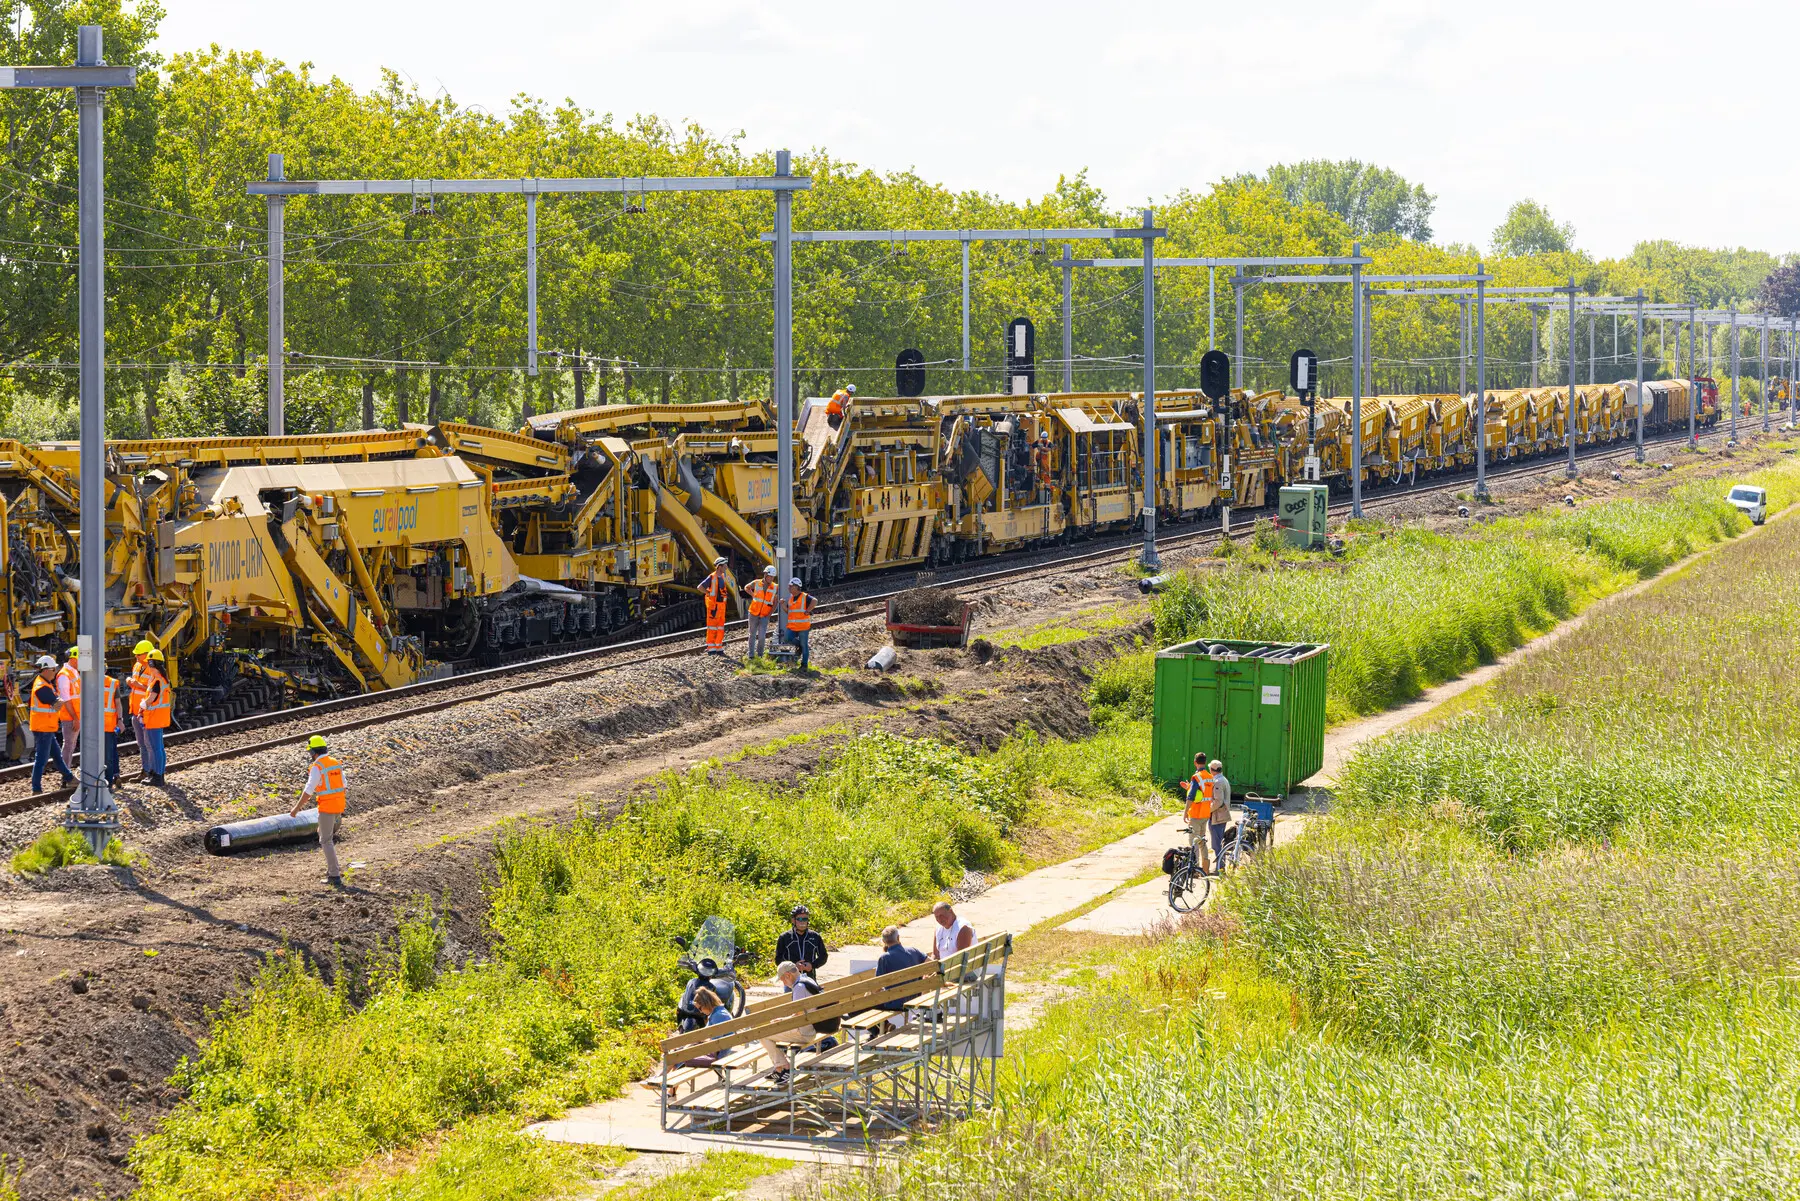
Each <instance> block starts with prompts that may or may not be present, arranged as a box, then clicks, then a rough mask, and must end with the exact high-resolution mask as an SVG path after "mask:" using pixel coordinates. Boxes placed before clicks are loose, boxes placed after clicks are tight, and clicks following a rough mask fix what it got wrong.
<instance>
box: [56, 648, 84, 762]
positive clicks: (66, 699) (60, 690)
mask: <svg viewBox="0 0 1800 1201" xmlns="http://www.w3.org/2000/svg"><path fill="white" fill-rule="evenodd" d="M80 653H81V648H80V647H78V646H72V647H70V648H69V661H68V662H67V663H64V664H63V665H62V668H61V670H59V671H58V672H57V673H56V700H57V711H56V716H57V720H58V721H59V722H61V724H62V754H63V762H64V763H66V764H68V765H69V766H71V767H73V766H74V765H75V752H76V750H77V749H78V748H79V747H80V746H81V663H80V660H79V655H80Z"/></svg>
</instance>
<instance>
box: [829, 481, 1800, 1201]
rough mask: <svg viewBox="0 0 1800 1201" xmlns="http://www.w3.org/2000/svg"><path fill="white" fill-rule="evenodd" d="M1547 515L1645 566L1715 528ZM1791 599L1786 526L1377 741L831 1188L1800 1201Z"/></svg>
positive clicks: (1797, 535) (1617, 608)
mask: <svg viewBox="0 0 1800 1201" xmlns="http://www.w3.org/2000/svg"><path fill="white" fill-rule="evenodd" d="M1792 474H1793V472H1792V469H1791V468H1790V469H1784V470H1783V471H1782V472H1781V473H1778V478H1781V479H1782V480H1783V485H1784V487H1786V486H1788V485H1787V481H1788V480H1790V479H1791V477H1792ZM1789 494H1790V495H1791V492H1790V493H1789ZM1664 503H1666V504H1673V505H1678V506H1679V505H1688V504H1692V503H1698V504H1700V505H1702V506H1704V505H1705V504H1706V503H1707V502H1706V501H1705V499H1704V498H1698V500H1696V498H1694V497H1691V496H1687V497H1684V496H1681V495H1676V496H1675V497H1673V498H1672V499H1671V500H1670V501H1668V502H1664ZM1564 520H1565V521H1567V520H1568V519H1564ZM1555 524H1556V523H1555V521H1551V522H1547V523H1546V524H1545V525H1542V526H1534V527H1532V528H1533V529H1534V530H1535V531H1536V532H1535V533H1534V534H1533V535H1532V537H1534V538H1538V539H1540V540H1542V541H1545V542H1551V541H1556V542H1561V543H1563V544H1564V545H1570V546H1572V545H1573V543H1572V542H1569V541H1568V539H1569V537H1570V534H1571V529H1572V528H1575V529H1584V530H1585V531H1586V534H1585V535H1584V536H1585V537H1587V538H1588V539H1589V544H1588V545H1587V546H1585V547H1582V548H1580V549H1579V550H1578V551H1577V553H1578V554H1580V555H1584V556H1590V557H1593V558H1594V559H1595V560H1596V561H1599V562H1602V563H1603V564H1608V565H1614V566H1615V568H1616V569H1617V570H1623V571H1627V572H1628V573H1632V574H1635V573H1638V572H1643V571H1649V570H1653V569H1654V567H1655V566H1656V564H1657V562H1658V561H1659V559H1660V560H1661V561H1664V562H1666V561H1668V560H1667V559H1666V558H1665V557H1664V556H1663V552H1656V553H1654V554H1651V555H1650V556H1649V557H1645V554H1644V552H1645V549H1646V548H1651V549H1652V550H1653V549H1654V547H1655V546H1656V544H1657V543H1658V542H1659V541H1661V542H1663V543H1665V544H1666V543H1667V542H1668V540H1669V539H1668V534H1669V531H1670V530H1671V529H1676V530H1681V529H1686V530H1688V531H1689V532H1690V533H1693V532H1694V531H1698V536H1697V538H1696V543H1695V544H1704V543H1705V542H1706V541H1710V540H1711V535H1709V534H1707V533H1706V531H1707V529H1708V527H1707V526H1706V525H1705V524H1703V523H1700V524H1690V523H1688V522H1686V521H1685V519H1684V520H1682V521H1677V522H1673V523H1671V522H1668V521H1665V520H1663V519H1662V518H1660V517H1658V516H1657V515H1656V514H1655V513H1654V512H1649V513H1646V512H1644V511H1642V510H1638V511H1634V512H1632V513H1630V514H1629V515H1628V518H1627V519H1626V520H1624V521H1622V522H1618V523H1615V522H1614V521H1613V519H1612V518H1609V517H1607V516H1606V515H1605V514H1604V512H1603V511H1602V509H1601V507H1600V506H1596V507H1595V511H1594V512H1593V513H1592V514H1589V515H1585V516H1584V518H1583V521H1582V522H1581V523H1580V524H1579V525H1576V526H1571V525H1569V524H1563V525H1561V526H1560V528H1556V529H1548V527H1549V526H1551V525H1555ZM1621 528H1625V529H1628V530H1635V532H1633V533H1631V534H1630V537H1629V538H1628V539H1626V538H1624V537H1623V535H1621V534H1620V530H1621ZM1714 528H1716V529H1720V531H1721V532H1723V531H1724V530H1729V529H1730V528H1732V525H1731V523H1730V522H1729V521H1728V520H1722V521H1720V522H1719V523H1718V525H1717V526H1715V527H1714ZM1682 536H1684V537H1685V536H1686V535H1682ZM1627 542H1629V543H1630V545H1631V546H1634V547H1636V549H1635V550H1633V549H1628V548H1626V543H1627ZM1602 544H1605V545H1607V546H1609V547H1610V549H1604V550H1601V551H1596V550H1595V549H1594V548H1595V547H1596V546H1601V545H1602ZM1371 553H1375V552H1371ZM1400 553H1402V554H1404V553H1405V552H1404V551H1403V552H1400ZM1545 553H1546V556H1547V557H1548V558H1551V559H1554V558H1555V557H1556V556H1561V555H1563V554H1565V553H1567V552H1565V551H1564V550H1562V549H1559V548H1555V547H1552V548H1550V549H1549V550H1547V551H1546V552H1545ZM1601 556H1604V558H1602V557H1601ZM1467 562H1469V563H1471V564H1474V565H1475V566H1477V567H1479V568H1480V571H1478V572H1477V573H1476V574H1474V575H1472V576H1470V577H1468V579H1469V580H1470V581H1478V580H1479V579H1480V578H1482V576H1481V574H1480V573H1481V572H1485V571H1489V570H1490V569H1491V568H1490V566H1483V559H1482V557H1481V556H1480V555H1476V556H1474V557H1472V558H1471V559H1469V560H1468V561H1467ZM1492 570H1500V569H1498V568H1492ZM1516 570H1517V568H1516V567H1510V566H1509V567H1506V568H1504V571H1506V572H1513V571H1516ZM1355 571H1356V568H1355V567H1353V568H1352V571H1351V573H1348V575H1349V577H1350V578H1351V579H1354V575H1355ZM1374 574H1375V573H1372V577H1373V576H1374ZM1380 578H1383V579H1385V580H1387V581H1389V582H1394V581H1395V580H1396V579H1397V577H1395V576H1393V575H1391V574H1388V573H1386V572H1385V571H1384V572H1383V573H1381V574H1380ZM1490 578H1494V577H1490ZM1255 586H1261V585H1255ZM1283 586H1284V585H1281V584H1279V583H1272V584H1269V585H1267V587H1270V588H1280V587H1283ZM1353 586H1354V585H1353ZM1531 594H1532V591H1531V589H1530V588H1525V589H1523V590H1522V591H1521V592H1518V593H1515V594H1514V595H1521V596H1525V597H1529V596H1530V595H1531ZM1301 595H1302V596H1303V595H1304V594H1301ZM1796 596H1800V520H1795V521H1785V522H1778V523H1776V524H1775V525H1774V526H1772V527H1771V528H1770V529H1768V530H1767V531H1765V532H1764V533H1762V534H1759V535H1758V536H1757V537H1755V538H1751V539H1745V540H1742V541H1740V542H1737V543H1734V544H1732V545H1728V546H1725V547H1722V548H1720V549H1719V550H1717V551H1716V552H1715V553H1714V554H1713V555H1711V556H1709V557H1708V558H1706V559H1704V560H1702V561H1700V562H1698V563H1696V564H1694V565H1692V566H1691V567H1690V568H1688V569H1687V570H1685V571H1683V572H1681V573H1679V574H1677V575H1675V576H1673V577H1671V578H1670V579H1667V580H1664V581H1659V582H1658V583H1657V584H1656V585H1653V586H1652V587H1651V589H1649V590H1648V591H1647V592H1645V593H1643V594H1641V595H1638V596H1635V597H1631V598H1628V599H1626V600H1622V601H1620V602H1619V603H1617V604H1616V605H1614V606H1611V607H1609V610H1608V611H1607V612H1606V613H1604V614H1598V615H1594V616H1593V618H1592V619H1591V620H1590V621H1589V622H1588V623H1587V624H1586V625H1585V627H1584V628H1583V629H1582V630H1581V631H1578V632H1577V633H1576V634H1573V635H1571V636H1569V637H1567V638H1565V639H1563V640H1560V641H1559V642H1558V643H1557V644H1555V645H1554V646H1552V647H1550V648H1547V649H1546V650H1544V651H1542V652H1540V653H1539V654H1538V655H1536V656H1533V657H1532V659H1531V660H1530V662H1529V663H1528V664H1527V665H1526V666H1525V667H1523V668H1521V669H1519V670H1516V671H1515V672H1512V673H1509V674H1508V675H1507V676H1506V677H1504V678H1503V679H1502V680H1501V681H1499V682H1498V683H1497V684H1496V686H1495V687H1494V688H1492V689H1491V690H1489V692H1488V693H1487V694H1486V695H1485V696H1484V697H1483V698H1482V699H1481V701H1480V702H1478V703H1476V704H1473V705H1471V706H1469V707H1467V708H1466V709H1465V711H1464V712H1463V713H1461V715H1459V716H1457V717H1454V718H1453V719H1451V720H1449V721H1448V722H1446V723H1445V724H1444V725H1443V726H1442V727H1441V728H1437V729H1429V730H1425V731H1421V732H1416V733H1410V734H1404V735H1401V736H1399V737H1397V738H1395V739H1392V740H1390V741H1389V742H1386V743H1382V744H1377V745H1376V746H1374V747H1371V748H1369V749H1367V750H1365V751H1364V752H1363V754H1362V755H1361V756H1360V757H1359V758H1358V759H1357V760H1356V761H1355V763H1354V764H1353V766H1352V769H1351V770H1350V772H1349V773H1347V777H1346V786H1345V793H1344V797H1343V804H1342V805H1341V807H1340V808H1339V810H1338V811H1337V812H1336V813H1334V814H1332V815H1329V816H1324V817H1315V818H1314V819H1313V821H1312V823H1311V824H1310V825H1309V827H1308V829H1307V832H1306V835H1305V836H1304V837H1303V838H1302V839H1301V840H1300V841H1298V842H1296V843H1293V844H1290V845H1288V846H1285V847H1283V848H1281V849H1279V850H1277V851H1275V852H1272V853H1268V854H1265V855H1263V856H1261V857H1260V858H1259V859H1258V860H1257V861H1256V862H1254V863H1252V864H1251V865H1250V866H1248V867H1247V868H1245V869H1244V870H1243V871H1242V872H1240V873H1239V874H1238V875H1237V876H1235V877H1234V878H1233V879H1232V880H1230V881H1229V882H1228V883H1227V885H1226V887H1225V888H1224V889H1223V890H1222V895H1221V898H1220V902H1219V904H1218V905H1217V907H1216V909H1215V910H1214V911H1213V912H1211V913H1209V914H1207V915H1205V916H1204V917H1202V918H1200V919H1197V920H1190V923H1189V928H1188V929H1187V930H1185V931H1184V932H1182V933H1179V934H1176V935H1173V936H1170V937H1167V938H1165V939H1163V940H1161V941H1159V942H1157V943H1155V944H1154V945H1152V946H1149V947H1147V948H1142V949H1125V950H1103V951H1097V952H1094V951H1090V952H1089V953H1088V959H1089V967H1090V968H1091V969H1092V970H1091V971H1088V972H1084V973H1082V974H1081V976H1080V977H1079V978H1080V979H1082V980H1083V981H1084V982H1085V983H1084V986H1083V987H1082V990H1081V993H1080V995H1079V996H1078V997H1076V998H1074V999H1072V1000H1069V1001H1066V1002H1064V1003H1062V1004H1060V1005H1058V1006H1055V1007H1053V1008H1052V1009H1051V1010H1050V1012H1049V1013H1048V1015H1047V1016H1046V1017H1045V1019H1044V1020H1043V1021H1042V1023H1041V1024H1040V1025H1039V1026H1038V1027H1036V1028H1035V1029H1033V1030H1032V1031H1030V1032H1029V1033H1027V1034H1024V1035H1023V1036H1020V1037H1018V1038H1017V1039H1015V1040H1013V1046H1012V1049H1011V1054H1010V1057H1009V1059H1008V1061H1007V1063H1006V1065H1005V1068H1004V1069H1003V1070H1004V1073H1005V1075H1004V1083H1003V1088H1002V1097H1001V1100H1000V1104H999V1105H998V1106H997V1107H996V1109H995V1110H994V1111H993V1112H991V1113H990V1114H987V1115H984V1116H982V1117H980V1118H977V1119H976V1120H973V1121H970V1122H966V1123H963V1124H961V1125H959V1126H957V1127H955V1128H954V1129H953V1130H951V1131H949V1132H948V1133H946V1134H945V1135H944V1136H943V1137H941V1138H936V1139H932V1140H929V1141H928V1142H927V1144H926V1145H925V1146H924V1147H923V1148H922V1149H921V1150H920V1151H919V1152H918V1153H916V1154H914V1155H913V1156H912V1157H910V1158H909V1159H907V1160H905V1161H903V1162H902V1163H900V1164H898V1165H896V1166H893V1167H891V1168H887V1169H883V1170H880V1171H876V1172H872V1173H866V1174H863V1175H861V1176H858V1177H856V1178H854V1179H849V1180H845V1181H842V1182H840V1184H839V1186H838V1187H837V1190H836V1192H835V1194H834V1195H836V1196H839V1197H843V1198H876V1197H881V1198H890V1197H891V1198H920V1199H923V1198H935V1197H941V1196H949V1195H959V1196H993V1197H999V1196H1031V1197H1034V1198H1059V1199H1060V1198H1068V1199H1070V1201H1073V1199H1075V1198H1107V1199H1110V1198H1118V1199H1120V1201H1123V1199H1125V1198H1141V1197H1177V1196H1188V1195H1192V1194H1194V1193H1196V1192H1198V1193H1202V1194H1204V1195H1206V1196H1208V1197H1212V1198H1244V1199H1246V1201H1248V1199H1252V1198H1254V1199H1256V1201H1263V1199H1267V1198H1282V1199H1286V1198H1293V1199H1296V1201H1298V1199H1300V1198H1306V1199H1308V1201H1314V1199H1326V1201H1339V1199H1342V1201H1351V1199H1364V1198H1408V1199H1413V1198H1468V1199H1470V1201H1474V1199H1477V1198H1493V1197H1508V1198H1530V1199H1538V1198H1541V1199H1544V1201H1552V1199H1561V1198H1619V1199H1621V1201H1623V1199H1625V1198H1632V1199H1637V1198H1650V1199H1654V1201H1664V1199H1666V1201H1676V1199H1679V1198H1694V1197H1732V1198H1768V1199H1771V1201H1773V1199H1775V1198H1783V1197H1792V1196H1795V1195H1800V1108H1797V1107H1796V1103H1795V1098H1796V1096H1800V973H1797V970H1796V969H1797V967H1800V933H1796V931H1800V852H1797V851H1796V849H1795V837H1794V835H1795V832H1796V816H1795V814H1796V810H1797V809H1800V804H1797V802H1796V795H1797V793H1796V790H1795V788H1794V787H1793V784H1794V783H1795V782H1796V781H1795V780H1794V777H1793V770H1794V769H1793V767H1792V764H1793V763H1794V762H1795V759H1796V755H1795V751H1796V750H1800V747H1797V746H1796V745H1795V744H1796V740H1797V736H1800V721H1797V720H1796V718H1795V716H1794V712H1795V709H1794V703H1793V700H1792V691H1793V683H1794V681H1795V680H1796V679H1800V671H1797V670H1796V668H1797V667H1800V604H1797V603H1796V600H1795V598H1796ZM1362 603H1363V602H1362V601H1361V600H1360V599H1359V598H1356V597H1352V598H1349V600H1348V601H1347V602H1346V607H1347V608H1349V609H1350V610H1351V611H1352V612H1355V611H1359V609H1358V607H1359V606H1360V605H1361V604H1362ZM1361 611H1365V612H1366V611H1367V610H1361ZM1338 628H1349V627H1338ZM1352 635H1353V636H1354V630H1352ZM1117 671H1118V673H1119V674H1121V675H1129V672H1128V671H1127V669H1117ZM1389 678H1396V677H1392V676H1390V677H1389ZM1102 683H1103V682H1102V681H1097V682H1096V690H1097V691H1105V692H1107V695H1106V696H1104V697H1100V698H1098V699H1101V700H1103V701H1108V702H1110V703H1114V704H1118V703H1120V702H1119V699H1118V695H1117V694H1119V693H1120V692H1121V691H1122V692H1123V693H1124V694H1125V695H1126V696H1127V697H1129V694H1130V689H1129V687H1124V688H1122V689H1121V687H1119V686H1118V683H1119V682H1118V681H1117V680H1113V681H1111V683H1110V684H1109V685H1108V688H1107V689H1103V688H1102V687H1101V685H1102ZM1108 689H1110V690H1108Z"/></svg>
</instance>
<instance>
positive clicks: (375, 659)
mask: <svg viewBox="0 0 1800 1201" xmlns="http://www.w3.org/2000/svg"><path fill="white" fill-rule="evenodd" d="M303 520H304V519H303V518H302V517H301V516H300V515H299V514H298V513H296V514H295V515H294V516H293V517H291V518H289V519H288V520H287V521H284V522H282V523H281V557H282V560H283V561H284V562H285V563H287V565H288V570H290V571H292V572H293V573H294V581H295V583H296V584H298V585H299V587H300V588H301V589H302V590H303V592H304V593H305V594H306V596H307V597H308V599H309V600H310V601H311V602H312V603H311V604H310V605H309V606H308V611H309V613H310V615H311V616H312V617H313V619H314V620H315V621H317V620H318V617H319V613H320V611H321V610H322V611H323V612H324V613H326V614H328V615H329V616H330V618H331V622H330V624H326V623H323V622H320V623H319V626H320V632H321V633H322V634H324V635H325V640H326V644H327V645H328V646H330V647H331V649H332V651H333V653H334V654H336V655H337V657H338V659H339V660H340V661H342V662H343V664H344V666H345V667H347V668H349V669H350V670H351V671H352V673H354V674H355V675H356V676H358V677H359V678H361V679H363V680H364V683H365V686H366V685H367V684H368V683H369V682H371V681H370V677H373V679H374V680H378V681H379V684H378V686H379V687H382V688H398V687H399V686H400V685H402V684H410V683H411V682H412V681H413V680H415V679H417V678H418V677H419V674H420V673H421V672H422V671H423V670H424V667H425V660H424V656H422V655H420V654H419V653H418V652H417V651H416V650H415V649H414V648H413V647H412V645H411V644H409V643H404V642H395V643H393V644H392V645H391V646H390V643H389V641H388V637H387V635H386V634H384V633H383V632H382V630H381V629H380V628H379V627H377V626H376V624H375V622H374V621H373V620H372V619H371V617H370V615H371V614H379V613H381V612H382V609H381V602H380V600H379V599H378V598H376V597H373V596H370V595H368V594H367V593H364V592H363V591H362V587H361V586H358V587H352V586H351V585H350V584H348V583H346V582H345V581H344V580H341V579H339V578H338V576H337V573H335V572H334V571H332V570H331V568H330V567H329V566H328V565H327V564H326V562H325V559H324V557H323V556H321V555H320V554H319V548H318V547H317V546H315V545H313V540H312V538H311V537H310V536H309V535H308V531H307V530H306V529H305V528H304V525H303ZM349 552H350V555H351V557H352V562H356V560H357V556H358V552H357V550H356V549H355V548H354V547H350V548H349ZM359 566H360V564H359ZM355 574H356V575H357V576H358V583H359V585H360V584H361V582H362V581H366V580H367V579H368V575H367V573H366V572H363V571H358V572H356V573H355ZM359 599H360V601H361V609H362V612H360V613H359V612H358V611H357V610H358V601H359ZM334 626H335V629H334V628H333V627H334ZM339 639H343V640H345V641H347V642H348V644H349V645H348V647H346V646H344V645H342V644H340V643H339V641H338V640H339ZM351 649H353V650H354V656H352V655H350V654H347V653H346V651H347V650H351ZM352 657H354V659H355V660H356V661H357V662H356V663H353V662H352ZM358 663H360V664H361V666H362V670H358Z"/></svg>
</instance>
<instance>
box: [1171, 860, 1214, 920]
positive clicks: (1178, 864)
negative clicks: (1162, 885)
mask: <svg viewBox="0 0 1800 1201" xmlns="http://www.w3.org/2000/svg"><path fill="white" fill-rule="evenodd" d="M1211 895H1212V877H1211V876H1209V875H1207V874H1206V873H1205V872H1203V871H1201V870H1200V865H1199V864H1198V863H1196V862H1195V861H1194V849H1193V848H1192V847H1182V848H1181V849H1179V850H1178V851H1176V852H1175V860H1174V870H1173V871H1171V872H1170V873H1169V908H1171V909H1173V910H1174V911H1175V912H1176V913H1192V912H1193V911H1194V910H1196V909H1198V908H1200V907H1201V906H1202V905H1204V904H1206V899H1207V898H1208V897H1209V896H1211Z"/></svg>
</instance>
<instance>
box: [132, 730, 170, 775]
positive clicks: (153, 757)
mask: <svg viewBox="0 0 1800 1201" xmlns="http://www.w3.org/2000/svg"><path fill="white" fill-rule="evenodd" d="M138 760H139V761H140V762H141V763H142V764H143V765H144V774H145V775H147V776H160V775H162V774H163V772H164V770H166V769H167V768H168V766H169V752H168V750H167V748H165V747H164V746H163V732H162V731H161V730H145V731H144V745H143V746H142V747H140V748H139V749H138Z"/></svg>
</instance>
